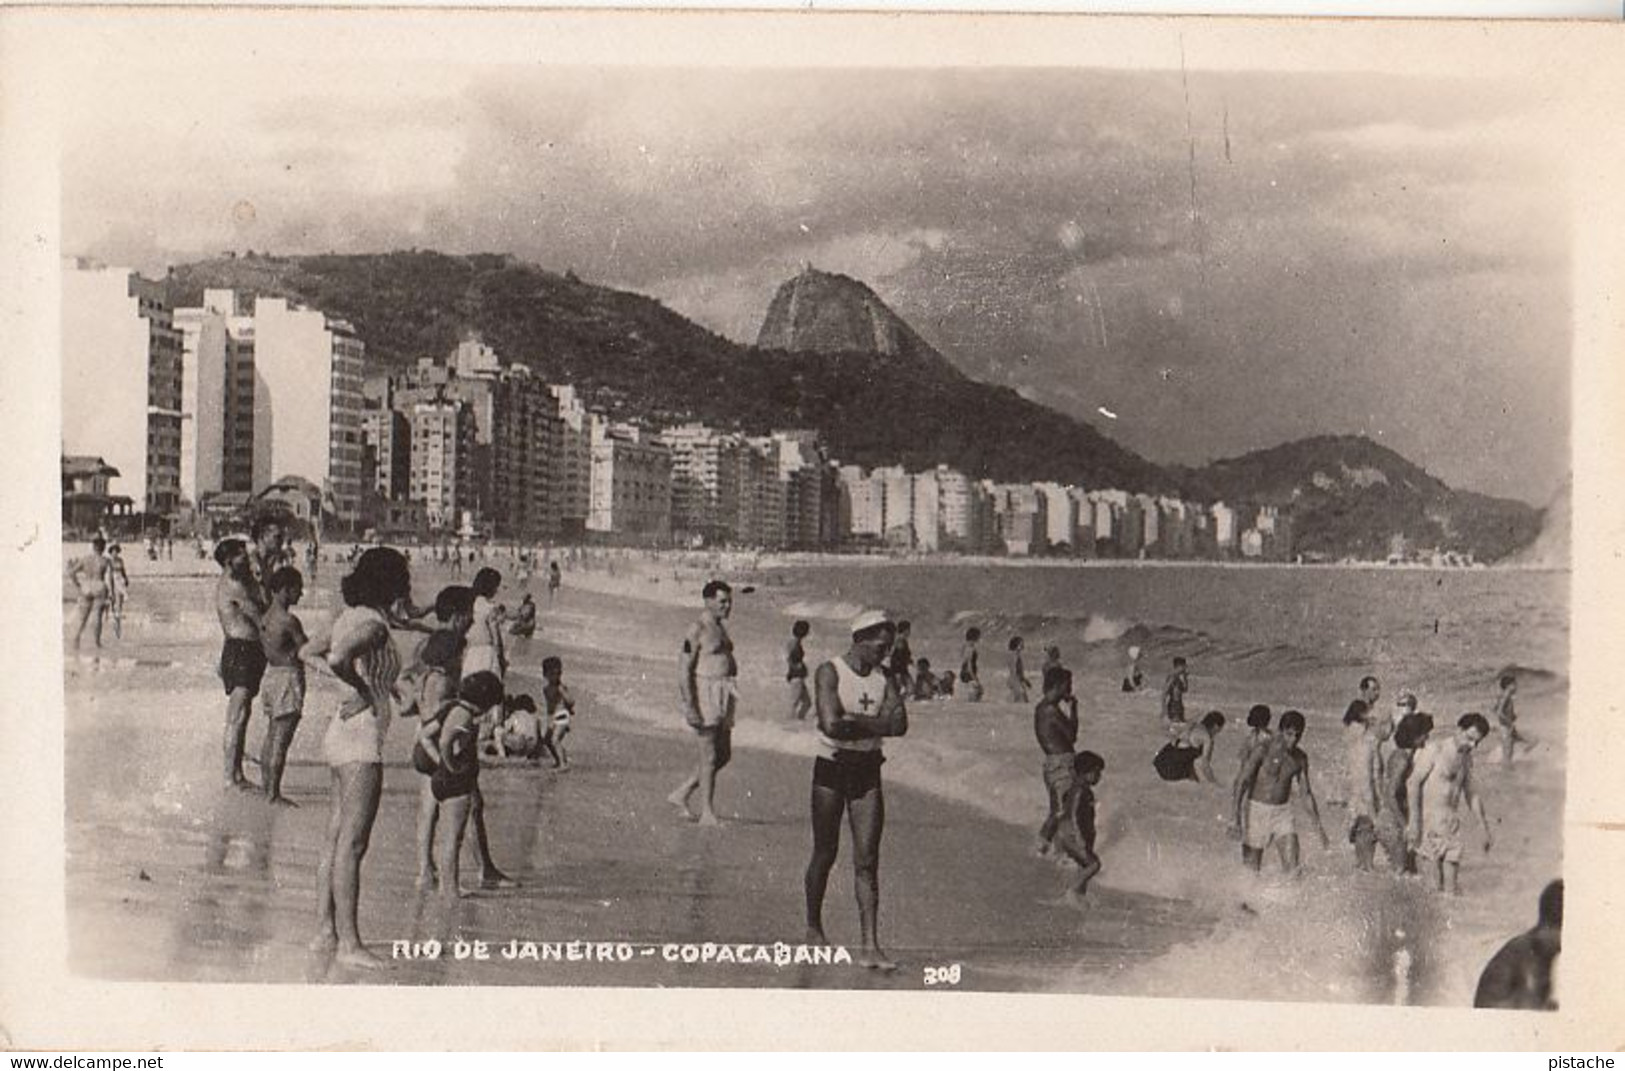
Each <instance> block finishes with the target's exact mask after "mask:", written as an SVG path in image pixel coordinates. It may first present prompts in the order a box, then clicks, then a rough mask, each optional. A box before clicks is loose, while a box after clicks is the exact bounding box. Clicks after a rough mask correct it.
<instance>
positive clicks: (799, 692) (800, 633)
mask: <svg viewBox="0 0 1625 1071" xmlns="http://www.w3.org/2000/svg"><path fill="white" fill-rule="evenodd" d="M811 631H812V626H811V625H809V624H807V622H805V621H797V622H796V623H795V624H793V625H791V626H790V642H789V643H788V644H786V645H785V648H784V679H785V680H786V681H788V682H789V685H790V720H792V721H801V720H803V719H805V718H806V717H807V712H808V711H810V710H811V709H812V693H811V692H809V691H808V690H807V649H806V648H805V647H803V646H802V644H801V641H803V640H805V639H806V638H807V633H809V632H811Z"/></svg>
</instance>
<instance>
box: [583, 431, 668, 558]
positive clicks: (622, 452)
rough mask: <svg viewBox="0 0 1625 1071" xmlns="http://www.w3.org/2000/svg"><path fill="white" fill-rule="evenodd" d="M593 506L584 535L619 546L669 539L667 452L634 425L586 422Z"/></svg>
mask: <svg viewBox="0 0 1625 1071" xmlns="http://www.w3.org/2000/svg"><path fill="white" fill-rule="evenodd" d="M589 429H590V432H591V435H592V480H591V501H590V503H589V508H588V511H587V530H588V531H589V532H596V533H599V534H601V535H604V536H608V537H612V538H614V539H615V540H617V541H625V542H632V543H643V544H657V543H664V542H666V541H667V540H668V539H670V538H671V449H670V448H669V447H668V446H666V445H665V444H664V443H662V442H660V441H658V440H656V439H652V438H650V437H649V436H648V435H647V434H645V433H644V431H643V429H641V428H639V427H637V426H636V425H632V424H612V423H610V422H609V421H608V420H605V419H604V418H603V417H600V416H593V417H591V418H589Z"/></svg>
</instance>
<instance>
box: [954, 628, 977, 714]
mask: <svg viewBox="0 0 1625 1071" xmlns="http://www.w3.org/2000/svg"><path fill="white" fill-rule="evenodd" d="M981 638H982V630H981V629H979V628H969V629H966V630H965V645H964V646H963V647H961V648H960V649H959V683H960V684H962V685H964V688H963V692H964V695H965V700H966V701H967V702H970V703H980V702H981V701H982V675H981V668H980V667H979V666H978V665H977V659H976V641H977V640H979V639H981Z"/></svg>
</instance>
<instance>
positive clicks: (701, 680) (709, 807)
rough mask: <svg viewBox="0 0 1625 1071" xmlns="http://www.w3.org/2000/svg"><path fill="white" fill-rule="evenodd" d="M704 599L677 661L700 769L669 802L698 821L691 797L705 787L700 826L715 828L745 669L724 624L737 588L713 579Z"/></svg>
mask: <svg viewBox="0 0 1625 1071" xmlns="http://www.w3.org/2000/svg"><path fill="white" fill-rule="evenodd" d="M701 595H702V597H703V598H704V599H705V609H704V611H702V612H701V614H700V619H699V620H698V621H696V622H694V625H693V627H691V628H690V629H689V630H688V633H687V635H685V636H684V637H683V650H682V653H681V654H680V655H679V656H678V660H677V665H678V675H677V689H678V692H679V693H680V695H681V698H682V703H683V717H684V719H685V720H686V721H687V722H688V725H689V728H691V729H693V730H694V732H695V734H696V735H697V736H698V737H699V738H700V761H699V768H698V770H697V771H696V772H695V773H694V775H693V776H692V777H690V778H689V779H688V780H686V781H684V782H683V783H682V784H681V785H679V786H678V787H677V790H676V791H675V792H673V793H672V794H671V795H670V796H667V797H666V798H667V799H668V800H669V801H670V802H671V804H672V805H673V806H674V807H676V808H677V809H678V810H680V811H682V812H683V816H684V817H685V818H688V819H690V820H693V819H694V817H695V815H694V812H692V811H690V810H689V808H688V798H689V797H690V796H692V795H693V794H694V790H695V789H699V791H700V813H699V823H700V825H702V826H715V825H719V824H720V823H719V821H718V820H717V812H716V791H717V774H718V772H720V771H721V770H722V768H723V767H724V766H726V765H728V760H729V759H731V758H732V757H733V724H734V706H735V705H736V704H737V703H738V701H739V688H738V678H739V666H738V664H737V663H736V662H735V661H734V645H733V639H732V638H731V637H730V636H729V635H728V626H727V625H725V624H724V623H723V622H725V621H727V619H728V615H729V614H730V613H732V612H733V604H734V596H733V588H731V587H729V586H728V585H727V584H726V583H725V582H723V581H721V580H712V581H710V582H709V583H707V584H706V585H705V588H704V590H703V591H702V592H701Z"/></svg>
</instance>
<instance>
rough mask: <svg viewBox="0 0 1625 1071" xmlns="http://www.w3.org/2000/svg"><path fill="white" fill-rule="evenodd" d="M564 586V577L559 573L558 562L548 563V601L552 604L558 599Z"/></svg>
mask: <svg viewBox="0 0 1625 1071" xmlns="http://www.w3.org/2000/svg"><path fill="white" fill-rule="evenodd" d="M563 586H564V575H563V574H562V573H560V572H559V563H558V562H557V561H550V562H548V563H547V601H548V602H550V603H551V602H552V601H553V600H554V599H556V598H558V594H559V588H561V587H563Z"/></svg>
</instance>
